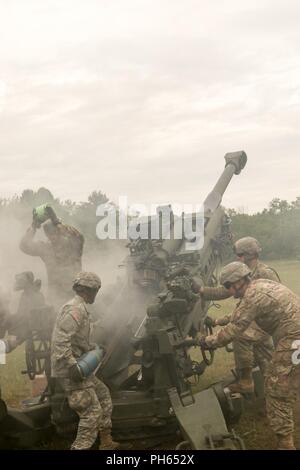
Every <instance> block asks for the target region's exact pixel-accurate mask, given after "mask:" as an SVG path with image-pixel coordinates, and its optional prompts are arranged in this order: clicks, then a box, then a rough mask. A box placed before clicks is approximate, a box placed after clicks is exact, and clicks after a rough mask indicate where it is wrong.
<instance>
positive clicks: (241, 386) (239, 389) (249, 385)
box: [228, 367, 254, 394]
mask: <svg viewBox="0 0 300 470" xmlns="http://www.w3.org/2000/svg"><path fill="white" fill-rule="evenodd" d="M228 388H229V390H230V391H231V392H232V393H244V394H248V393H249V394H252V393H254V382H253V379H252V367H244V368H243V369H240V380H239V381H238V382H236V383H233V384H230V385H229V386H228Z"/></svg>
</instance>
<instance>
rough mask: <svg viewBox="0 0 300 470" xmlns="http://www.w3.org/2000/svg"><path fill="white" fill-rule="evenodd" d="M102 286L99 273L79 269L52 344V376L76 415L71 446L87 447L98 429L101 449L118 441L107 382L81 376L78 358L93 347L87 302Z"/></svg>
mask: <svg viewBox="0 0 300 470" xmlns="http://www.w3.org/2000/svg"><path fill="white" fill-rule="evenodd" d="M100 287H101V281H100V279H99V277H98V276H97V275H96V274H94V273H90V272H80V273H79V274H78V275H77V277H76V279H75V281H74V283H73V290H74V291H75V293H76V295H75V297H74V298H73V299H72V300H71V301H70V302H68V303H66V304H65V305H64V306H63V307H62V309H61V310H60V312H59V314H58V316H57V319H56V323H55V326H54V331H53V336H52V345H51V369H52V377H55V378H56V380H57V381H59V384H60V385H61V387H62V388H63V390H64V391H65V393H66V396H67V399H68V403H69V406H70V408H72V409H73V410H74V411H75V412H76V413H77V415H78V416H79V424H78V431H77V436H76V439H75V441H74V442H73V444H72V446H71V449H72V450H84V449H90V448H91V447H92V445H93V444H94V442H95V440H96V439H97V435H98V432H100V438H101V445H100V447H99V449H100V450H114V449H116V448H117V447H118V443H116V442H114V441H113V440H112V437H111V428H112V423H111V415H112V401H111V396H110V392H109V389H108V388H107V386H106V385H105V384H104V383H103V382H101V381H100V380H99V379H97V378H96V377H95V375H93V374H92V375H90V376H88V377H84V376H83V374H82V371H81V369H80V367H79V365H78V362H77V360H78V359H79V358H80V357H81V356H82V355H83V354H85V353H86V352H88V351H90V350H92V349H94V347H93V346H92V345H91V343H90V315H89V312H88V310H87V304H92V303H94V301H95V298H96V296H97V293H98V291H99V289H100Z"/></svg>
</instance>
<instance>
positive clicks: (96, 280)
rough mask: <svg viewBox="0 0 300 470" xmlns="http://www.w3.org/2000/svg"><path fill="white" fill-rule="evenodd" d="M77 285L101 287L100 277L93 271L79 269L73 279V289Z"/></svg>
mask: <svg viewBox="0 0 300 470" xmlns="http://www.w3.org/2000/svg"><path fill="white" fill-rule="evenodd" d="M78 286H81V287H89V288H90V289H97V290H99V289H100V287H101V279H100V277H99V276H97V274H95V273H91V272H87V271H81V272H80V273H78V274H77V276H76V278H75V279H74V281H73V289H74V288H75V287H78Z"/></svg>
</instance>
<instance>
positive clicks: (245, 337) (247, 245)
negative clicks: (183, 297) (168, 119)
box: [200, 237, 280, 393]
mask: <svg viewBox="0 0 300 470" xmlns="http://www.w3.org/2000/svg"><path fill="white" fill-rule="evenodd" d="M234 251H235V253H236V255H237V257H238V259H239V261H241V262H242V263H245V264H246V265H247V266H248V267H249V268H250V270H251V273H250V277H251V279H253V280H256V279H270V280H271V281H276V282H280V278H279V276H278V274H277V273H276V271H275V270H274V269H272V268H270V267H269V266H267V265H265V264H263V263H261V262H260V261H259V260H258V255H259V253H260V251H261V248H260V246H259V243H258V241H257V240H256V239H255V238H252V237H244V238H241V239H240V240H238V241H237V242H235V244H234ZM200 293H201V294H202V296H203V298H204V299H205V300H221V299H226V298H228V297H230V293H229V291H228V290H227V289H225V288H224V287H222V286H220V287H202V288H201V289H200ZM230 321H231V315H225V316H223V317H222V318H218V319H215V320H212V319H210V317H208V324H210V325H211V326H217V325H220V326H225V325H227V324H228V323H229V322H230ZM232 345H233V352H234V358H235V364H236V368H237V369H238V371H239V376H240V379H239V381H238V382H237V383H235V384H232V385H231V386H230V389H231V391H232V392H241V393H253V391H254V383H253V379H252V368H253V367H254V365H258V366H259V368H260V370H261V371H262V373H263V374H264V372H265V370H266V367H267V364H268V362H269V361H270V359H271V357H272V353H273V350H274V347H273V341H272V339H271V338H270V336H269V335H268V334H267V333H265V332H264V331H263V330H262V329H261V328H259V326H258V325H257V324H256V322H255V321H253V322H252V323H251V325H250V327H249V328H248V329H247V331H244V332H243V333H242V334H241V335H240V336H239V337H237V338H235V340H234V341H233V343H232Z"/></svg>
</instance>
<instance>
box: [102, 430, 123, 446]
mask: <svg viewBox="0 0 300 470" xmlns="http://www.w3.org/2000/svg"><path fill="white" fill-rule="evenodd" d="M100 440H101V444H100V446H99V450H116V449H119V448H120V444H119V442H115V441H113V439H112V436H111V430H110V429H108V430H105V431H101V432H100Z"/></svg>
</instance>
